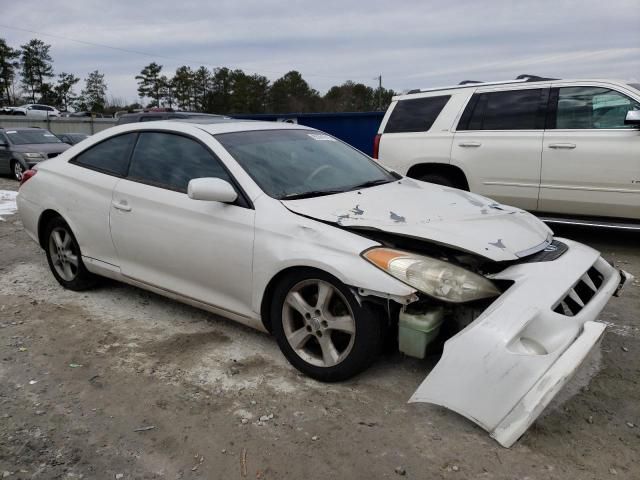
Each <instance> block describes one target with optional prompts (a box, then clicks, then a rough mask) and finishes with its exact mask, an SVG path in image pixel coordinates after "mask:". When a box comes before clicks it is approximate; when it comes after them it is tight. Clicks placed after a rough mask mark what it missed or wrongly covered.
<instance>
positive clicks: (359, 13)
mask: <svg viewBox="0 0 640 480" xmlns="http://www.w3.org/2000/svg"><path fill="white" fill-rule="evenodd" d="M9 27H13V28H9ZM15 28H22V29H27V30H31V31H33V32H39V33H32V32H27V31H21V30H16V29H15ZM45 34H48V35H45ZM0 37H2V38H5V39H6V40H7V42H8V43H9V44H10V45H12V46H14V47H18V46H19V45H21V44H24V43H26V42H27V41H28V40H30V39H31V38H34V37H37V38H41V39H42V40H44V41H45V42H47V43H49V44H51V45H52V47H51V54H52V56H53V59H54V68H55V70H56V72H62V71H65V72H72V73H75V74H76V75H78V76H81V77H82V78H84V77H85V76H86V74H87V73H88V72H90V71H92V70H95V69H98V70H100V71H101V72H103V73H105V77H106V80H107V84H108V86H109V94H110V95H112V96H115V97H122V98H124V99H126V100H127V101H134V100H136V99H137V93H136V88H137V86H136V82H135V79H134V76H135V75H137V74H138V73H139V71H140V70H141V69H142V67H143V66H144V65H146V64H148V63H149V62H151V61H154V60H155V61H157V62H158V63H160V64H162V65H163V66H164V71H165V73H169V74H172V73H173V72H174V71H175V69H176V67H178V66H180V65H185V64H187V65H191V66H192V67H197V66H198V65H201V64H204V65H207V66H208V67H210V68H211V67H215V66H227V67H230V68H242V69H243V70H245V71H246V72H248V73H261V74H264V75H266V76H267V77H269V78H270V79H271V80H274V79H276V78H278V77H279V76H281V75H282V74H284V73H286V72H287V71H289V70H298V71H300V72H301V73H302V75H303V76H304V78H305V79H306V80H307V81H308V82H309V83H310V84H311V85H312V86H313V87H314V88H316V89H318V90H320V92H321V93H324V92H325V91H326V90H327V89H328V88H329V87H330V86H332V85H335V84H340V83H342V82H344V81H345V80H349V79H350V80H354V81H357V82H362V83H365V84H368V85H371V86H375V85H376V83H377V82H376V80H374V77H377V75H378V74H382V80H383V85H384V86H385V87H387V88H393V89H394V90H397V91H402V90H404V89H407V88H415V87H429V86H438V85H449V84H455V83H458V82H459V81H461V80H465V79H473V80H486V81H489V80H499V79H505V78H514V77H515V76H516V75H518V74H521V73H530V74H537V75H544V76H552V77H561V78H575V77H579V78H585V77H609V78H621V79H625V80H634V81H638V80H640V0H608V1H603V0H598V1H590V0H583V1H563V0H556V1H551V2H546V1H504V2H502V1H488V0H485V1H483V0H480V1H478V0H473V1H472V0H462V1H448V2H433V1H401V0H396V1H390V0H387V1H378V0H366V1H365V0H361V1H352V0H338V1H334V0H323V1H314V2H311V1H295V0H288V1H281V0H271V1H269V0H262V1H259V0H246V1H245V0H235V1H233V0H231V1H217V0H127V1H123V0H49V1H48V2H43V1H42V0H19V1H9V0H7V1H5V2H4V4H3V8H2V15H1V16H0ZM60 37H65V38H60ZM73 40H79V41H84V42H92V43H98V44H102V45H107V46H111V47H116V48H120V49H124V50H132V51H135V52H138V53H134V52H126V51H120V50H115V49H110V48H106V47H103V46H95V45H88V44H85V43H79V42H77V41H73ZM147 54H148V55H147Z"/></svg>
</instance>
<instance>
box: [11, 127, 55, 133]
mask: <svg viewBox="0 0 640 480" xmlns="http://www.w3.org/2000/svg"><path fill="white" fill-rule="evenodd" d="M5 130H12V131H14V130H15V131H16V132H21V131H23V130H46V129H45V128H40V127H0V131H5Z"/></svg>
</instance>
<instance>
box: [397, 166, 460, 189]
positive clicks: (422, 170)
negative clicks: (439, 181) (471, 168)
mask: <svg viewBox="0 0 640 480" xmlns="http://www.w3.org/2000/svg"><path fill="white" fill-rule="evenodd" d="M428 174H437V175H442V176H445V177H447V178H450V179H452V180H453V181H454V182H455V186H456V187H457V188H461V189H463V190H467V191H468V190H469V182H468V181H467V177H466V175H465V174H464V172H463V171H462V170H461V169H460V168H458V167H456V166H455V165H448V164H446V163H418V164H417V165H413V166H412V167H411V168H410V169H409V171H408V172H407V177H411V178H416V179H418V180H419V179H420V177H423V176H424V175H428Z"/></svg>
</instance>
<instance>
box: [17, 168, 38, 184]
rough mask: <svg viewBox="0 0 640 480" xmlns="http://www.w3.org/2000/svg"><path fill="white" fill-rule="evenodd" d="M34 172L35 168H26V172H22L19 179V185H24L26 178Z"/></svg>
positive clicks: (32, 175)
mask: <svg viewBox="0 0 640 480" xmlns="http://www.w3.org/2000/svg"><path fill="white" fill-rule="evenodd" d="M36 173H38V170H37V169H35V168H32V169H31V170H27V171H26V172H24V173H23V174H22V178H21V179H20V186H22V185H24V184H25V182H26V181H27V180H29V179H30V178H32V177H34V176H35V174H36Z"/></svg>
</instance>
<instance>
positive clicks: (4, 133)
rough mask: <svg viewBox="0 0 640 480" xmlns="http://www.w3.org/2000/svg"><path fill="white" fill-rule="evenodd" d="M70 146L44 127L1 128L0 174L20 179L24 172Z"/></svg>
mask: <svg viewBox="0 0 640 480" xmlns="http://www.w3.org/2000/svg"><path fill="white" fill-rule="evenodd" d="M68 148H69V145H68V144H66V143H63V142H62V141H61V140H60V139H59V138H58V137H56V136H55V135H54V134H53V133H51V132H50V131H49V130H45V129H43V128H0V174H11V175H12V176H13V178H15V179H16V180H18V181H20V180H21V179H22V175H23V174H24V172H26V171H27V170H29V169H30V168H31V167H33V166H34V165H37V164H39V163H40V162H42V161H43V160H47V159H49V158H54V157H56V156H58V155H59V154H60V153H62V152H64V151H65V150H67V149H68Z"/></svg>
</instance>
